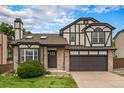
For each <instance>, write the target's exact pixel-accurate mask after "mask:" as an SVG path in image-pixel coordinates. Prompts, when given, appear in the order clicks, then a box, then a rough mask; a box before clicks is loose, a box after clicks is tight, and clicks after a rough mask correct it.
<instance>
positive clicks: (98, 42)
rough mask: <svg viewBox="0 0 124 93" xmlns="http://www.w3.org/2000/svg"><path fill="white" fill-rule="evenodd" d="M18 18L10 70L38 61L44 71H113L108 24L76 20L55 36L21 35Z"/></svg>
mask: <svg viewBox="0 0 124 93" xmlns="http://www.w3.org/2000/svg"><path fill="white" fill-rule="evenodd" d="M22 28H23V23H22V21H21V19H19V18H17V19H16V20H15V41H13V42H12V45H13V51H14V58H13V59H14V68H15V69H16V68H17V66H18V64H20V63H23V62H24V61H26V60H29V59H32V60H38V61H40V62H41V63H42V64H43V65H44V67H45V68H47V69H54V70H55V69H56V70H65V71H113V50H114V48H112V31H113V30H114V29H115V28H114V27H113V26H111V25H110V24H108V23H101V22H99V21H98V20H96V19H94V18H79V19H77V20H76V21H74V22H72V23H71V24H69V25H67V26H65V27H64V28H62V29H60V33H59V34H42V33H41V34H35V33H32V34H30V35H23V32H22Z"/></svg>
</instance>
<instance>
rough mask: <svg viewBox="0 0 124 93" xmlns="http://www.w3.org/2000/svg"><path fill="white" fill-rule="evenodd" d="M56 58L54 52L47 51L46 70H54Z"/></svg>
mask: <svg viewBox="0 0 124 93" xmlns="http://www.w3.org/2000/svg"><path fill="white" fill-rule="evenodd" d="M56 61H57V56H56V51H55V50H51V51H48V68H56V67H57V62H56Z"/></svg>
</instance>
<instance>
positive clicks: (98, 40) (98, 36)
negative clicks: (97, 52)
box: [92, 32, 105, 44]
mask: <svg viewBox="0 0 124 93" xmlns="http://www.w3.org/2000/svg"><path fill="white" fill-rule="evenodd" d="M94 33H96V36H97V37H94V35H92V43H93V44H103V43H104V40H105V38H104V35H103V37H100V33H103V34H104V32H93V33H92V34H94ZM94 38H96V40H97V41H96V42H94V40H93V39H94ZM100 38H102V39H103V42H100Z"/></svg>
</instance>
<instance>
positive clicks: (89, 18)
mask: <svg viewBox="0 0 124 93" xmlns="http://www.w3.org/2000/svg"><path fill="white" fill-rule="evenodd" d="M81 20H92V21H94V22H99V21H98V20H96V19H94V18H92V17H84V18H83V17H81V18H79V19H77V20H75V21H73V22H72V23H70V24H69V25H67V26H65V27H64V28H62V29H60V31H62V30H65V29H67V28H68V27H70V26H72V25H73V24H75V23H77V22H79V21H81Z"/></svg>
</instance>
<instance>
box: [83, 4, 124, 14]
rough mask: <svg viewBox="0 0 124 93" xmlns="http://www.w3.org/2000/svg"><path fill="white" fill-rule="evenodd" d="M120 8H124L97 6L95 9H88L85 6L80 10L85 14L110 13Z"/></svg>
mask: <svg viewBox="0 0 124 93" xmlns="http://www.w3.org/2000/svg"><path fill="white" fill-rule="evenodd" d="M121 8H124V6H121V5H120V6H119V5H117V6H116V5H98V6H95V7H92V8H91V7H89V6H85V7H82V8H81V10H82V11H84V12H87V13H106V12H110V11H117V10H119V9H121Z"/></svg>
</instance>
